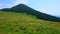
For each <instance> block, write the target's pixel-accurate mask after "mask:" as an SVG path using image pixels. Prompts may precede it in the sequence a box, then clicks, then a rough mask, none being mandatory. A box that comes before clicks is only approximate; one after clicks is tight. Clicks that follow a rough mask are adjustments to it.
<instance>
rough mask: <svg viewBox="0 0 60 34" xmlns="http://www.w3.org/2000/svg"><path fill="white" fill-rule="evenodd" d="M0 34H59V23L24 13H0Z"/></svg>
mask: <svg viewBox="0 0 60 34" xmlns="http://www.w3.org/2000/svg"><path fill="white" fill-rule="evenodd" d="M0 34H60V23H59V22H51V21H45V20H40V19H37V18H36V17H35V16H31V15H27V14H25V13H14V12H3V11H0Z"/></svg>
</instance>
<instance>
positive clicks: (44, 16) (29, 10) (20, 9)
mask: <svg viewBox="0 0 60 34" xmlns="http://www.w3.org/2000/svg"><path fill="white" fill-rule="evenodd" d="M1 11H10V12H17V13H27V14H30V15H33V16H36V17H37V18H38V19H43V20H47V21H55V22H60V18H57V17H55V16H52V15H48V14H45V13H42V12H39V11H36V10H34V9H32V8H30V7H28V6H26V5H24V4H19V5H16V6H14V7H12V8H9V9H1Z"/></svg>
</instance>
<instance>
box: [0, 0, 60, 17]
mask: <svg viewBox="0 0 60 34" xmlns="http://www.w3.org/2000/svg"><path fill="white" fill-rule="evenodd" d="M21 3H23V4H26V5H27V6H29V7H31V8H33V9H35V10H37V11H40V12H43V13H46V14H50V15H53V16H56V17H60V0H0V9H2V8H11V7H13V6H15V5H18V4H21Z"/></svg>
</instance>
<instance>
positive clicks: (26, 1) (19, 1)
mask: <svg viewBox="0 0 60 34" xmlns="http://www.w3.org/2000/svg"><path fill="white" fill-rule="evenodd" d="M28 1H29V0H16V1H15V2H14V3H12V4H8V6H9V7H12V6H15V5H18V4H26V3H28Z"/></svg>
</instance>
